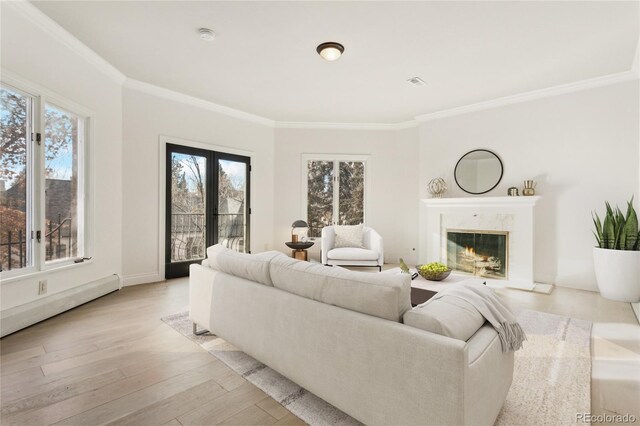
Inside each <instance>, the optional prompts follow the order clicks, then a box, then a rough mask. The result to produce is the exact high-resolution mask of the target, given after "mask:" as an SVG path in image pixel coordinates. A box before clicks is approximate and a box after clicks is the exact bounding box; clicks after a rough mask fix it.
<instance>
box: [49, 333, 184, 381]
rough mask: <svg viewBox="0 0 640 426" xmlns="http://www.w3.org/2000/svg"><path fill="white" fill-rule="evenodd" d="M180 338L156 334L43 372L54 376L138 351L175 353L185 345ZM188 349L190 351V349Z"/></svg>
mask: <svg viewBox="0 0 640 426" xmlns="http://www.w3.org/2000/svg"><path fill="white" fill-rule="evenodd" d="M178 337H179V336H178ZM178 337H176V336H174V335H167V334H165V335H161V334H154V335H151V336H148V337H146V338H144V339H140V340H138V341H137V342H135V343H133V344H122V345H118V346H115V347H112V348H108V349H102V350H98V351H93V352H90V353H87V354H83V355H79V356H76V357H73V358H70V359H64V360H61V361H58V362H53V363H49V364H46V365H43V366H42V371H43V372H44V374H45V375H49V374H54V373H58V372H61V371H64V370H68V369H71V368H74V367H77V366H81V365H85V364H90V363H93V362H96V361H100V360H103V359H108V358H112V357H115V356H118V355H122V354H126V353H129V352H131V351H137V350H145V349H146V350H153V349H156V350H162V349H163V348H171V349H172V351H174V352H175V351H179V349H178V348H180V347H181V345H185V343H184V342H183V340H184V339H179V338H178ZM187 348H188V349H190V348H189V347H187Z"/></svg>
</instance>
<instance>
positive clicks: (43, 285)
mask: <svg viewBox="0 0 640 426" xmlns="http://www.w3.org/2000/svg"><path fill="white" fill-rule="evenodd" d="M38 294H47V280H41V281H40V282H39V283H38Z"/></svg>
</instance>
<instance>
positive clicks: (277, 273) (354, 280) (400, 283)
mask: <svg viewBox="0 0 640 426" xmlns="http://www.w3.org/2000/svg"><path fill="white" fill-rule="evenodd" d="M269 270H270V272H271V280H272V282H273V286H274V287H276V288H279V289H281V290H284V291H287V292H289V293H293V294H297V295H298V296H302V297H306V298H307V299H312V300H316V301H318V302H322V303H326V304H328V305H334V306H339V307H341V308H345V309H349V310H352V311H356V312H361V313H363V314H368V315H373V316H376V317H379V318H384V319H388V320H391V321H400V318H402V315H403V314H404V312H406V311H407V310H408V309H410V308H411V277H410V276H409V275H406V274H403V275H390V274H374V273H368V272H355V271H349V270H348V269H344V268H331V267H329V266H323V265H320V264H317V263H316V264H314V263H310V262H305V261H300V260H295V259H291V258H290V257H287V256H285V255H281V256H277V257H275V258H274V259H273V260H272V261H271V263H270V265H269Z"/></svg>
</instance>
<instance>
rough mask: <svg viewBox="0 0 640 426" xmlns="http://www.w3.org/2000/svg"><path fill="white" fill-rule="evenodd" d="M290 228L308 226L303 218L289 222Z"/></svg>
mask: <svg viewBox="0 0 640 426" xmlns="http://www.w3.org/2000/svg"><path fill="white" fill-rule="evenodd" d="M291 227H292V228H308V227H309V224H308V223H307V222H305V221H304V220H296V221H295V222H293V223H292V224H291Z"/></svg>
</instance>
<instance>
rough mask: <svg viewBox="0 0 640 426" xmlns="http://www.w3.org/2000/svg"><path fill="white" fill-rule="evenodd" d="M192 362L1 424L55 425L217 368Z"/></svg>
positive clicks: (136, 377)
mask: <svg viewBox="0 0 640 426" xmlns="http://www.w3.org/2000/svg"><path fill="white" fill-rule="evenodd" d="M193 361H195V362H182V363H173V364H171V365H169V366H167V368H166V369H162V370H147V371H145V372H143V373H141V374H138V375H136V376H132V377H127V378H125V379H123V380H119V381H117V382H114V383H111V384H109V385H107V386H103V387H101V388H100V389H96V390H94V391H91V392H86V393H83V394H81V395H78V396H75V397H73V398H69V399H66V400H64V401H60V402H58V403H55V404H52V405H49V406H46V407H43V408H40V409H37V410H32V411H29V412H27V413H24V414H21V415H17V416H8V417H7V418H6V419H4V421H3V422H2V423H3V426H6V425H24V424H42V423H44V422H49V424H50V423H55V422H58V421H61V420H64V419H66V418H68V417H72V416H75V415H77V414H80V413H83V412H85V411H87V410H90V409H92V408H95V407H98V406H100V405H102V404H106V403H108V402H110V401H113V400H115V399H118V398H121V397H122V396H125V395H129V394H131V393H134V392H136V391H138V390H141V389H144V388H147V387H149V386H152V385H154V384H157V383H160V382H162V381H164V380H167V379H170V378H171V377H173V376H176V375H179V374H183V373H184V372H187V371H189V370H192V369H194V368H200V367H202V366H203V365H206V363H212V364H220V362H219V361H218V362H217V363H216V362H215V361H213V362H210V361H205V363H203V362H202V360H201V359H195V360H193Z"/></svg>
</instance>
